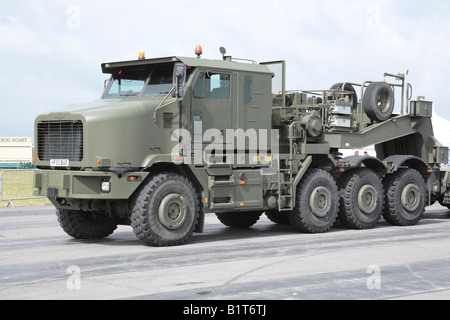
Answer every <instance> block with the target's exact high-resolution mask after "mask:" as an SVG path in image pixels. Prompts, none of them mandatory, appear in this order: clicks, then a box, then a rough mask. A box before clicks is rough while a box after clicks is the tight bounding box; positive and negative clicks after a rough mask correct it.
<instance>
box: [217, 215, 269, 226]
mask: <svg viewBox="0 0 450 320" xmlns="http://www.w3.org/2000/svg"><path fill="white" fill-rule="evenodd" d="M261 214H262V212H259V211H257V212H221V213H216V216H217V219H219V221H220V222H222V223H223V224H224V225H226V226H228V227H231V228H239V229H245V228H249V227H251V226H252V225H254V224H255V223H256V222H257V221H258V220H259V218H260V217H261Z"/></svg>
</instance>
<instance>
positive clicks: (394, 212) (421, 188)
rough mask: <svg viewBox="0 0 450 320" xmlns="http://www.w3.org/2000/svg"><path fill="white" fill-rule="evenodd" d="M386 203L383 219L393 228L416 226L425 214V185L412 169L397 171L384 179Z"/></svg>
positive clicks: (418, 174) (417, 173)
mask: <svg viewBox="0 0 450 320" xmlns="http://www.w3.org/2000/svg"><path fill="white" fill-rule="evenodd" d="M384 188H385V191H386V202H385V208H384V213H383V217H384V219H385V220H386V221H387V222H389V223H390V224H392V225H395V226H412V225H415V224H417V223H418V222H419V221H420V219H421V218H422V216H423V213H424V212H425V206H426V201H425V200H426V193H427V192H426V185H425V181H424V179H423V177H422V175H421V174H420V173H419V172H418V171H417V170H414V169H399V170H398V171H397V172H396V173H394V174H392V175H390V176H388V177H386V178H385V181H384Z"/></svg>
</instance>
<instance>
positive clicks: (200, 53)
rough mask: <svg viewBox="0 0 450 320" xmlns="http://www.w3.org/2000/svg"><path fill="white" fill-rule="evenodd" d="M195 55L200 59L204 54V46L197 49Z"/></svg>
mask: <svg viewBox="0 0 450 320" xmlns="http://www.w3.org/2000/svg"><path fill="white" fill-rule="evenodd" d="M195 54H196V55H197V58H200V56H201V55H202V54H203V49H202V46H196V47H195Z"/></svg>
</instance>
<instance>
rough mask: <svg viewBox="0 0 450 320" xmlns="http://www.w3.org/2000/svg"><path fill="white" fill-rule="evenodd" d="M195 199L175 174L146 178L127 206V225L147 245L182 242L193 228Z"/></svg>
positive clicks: (196, 209) (196, 216)
mask: <svg viewBox="0 0 450 320" xmlns="http://www.w3.org/2000/svg"><path fill="white" fill-rule="evenodd" d="M199 208H200V206H199V198H198V195H197V192H196V190H195V188H194V186H193V185H192V183H191V182H190V181H189V180H188V179H186V178H184V177H182V176H180V175H178V174H176V173H160V174H156V175H154V176H153V177H151V178H150V180H148V181H147V182H146V184H145V185H144V186H143V188H142V189H141V190H140V191H139V192H138V194H137V196H136V197H135V198H134V200H133V201H132V203H131V210H132V212H131V218H130V220H131V226H132V227H133V232H134V233H135V234H136V236H137V237H138V239H140V240H141V241H142V242H144V243H145V244H147V245H151V246H158V247H161V246H173V245H181V244H183V243H185V242H186V241H187V240H188V239H189V237H191V235H192V233H193V232H194V230H195V227H196V226H197V223H198V219H199V215H200V209H199Z"/></svg>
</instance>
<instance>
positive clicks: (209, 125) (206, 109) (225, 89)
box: [191, 70, 233, 147]
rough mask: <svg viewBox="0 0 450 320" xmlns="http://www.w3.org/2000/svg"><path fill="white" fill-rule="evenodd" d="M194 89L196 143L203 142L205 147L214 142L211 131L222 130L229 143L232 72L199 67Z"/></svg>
mask: <svg viewBox="0 0 450 320" xmlns="http://www.w3.org/2000/svg"><path fill="white" fill-rule="evenodd" d="M199 71H200V72H199V73H198V76H197V79H196V81H195V84H194V87H193V90H192V99H191V110H192V124H193V128H192V129H193V133H194V137H193V138H194V142H198V141H200V140H201V141H203V147H205V146H206V145H208V144H210V143H211V142H213V141H214V140H215V139H213V138H212V137H211V136H210V135H205V132H206V131H207V130H209V129H215V130H212V131H210V133H217V132H218V133H219V134H220V135H221V136H222V138H223V141H224V142H225V140H226V139H225V133H226V130H227V129H231V128H232V119H233V108H232V100H233V90H232V88H233V81H232V73H231V72H219V71H209V70H199Z"/></svg>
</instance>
